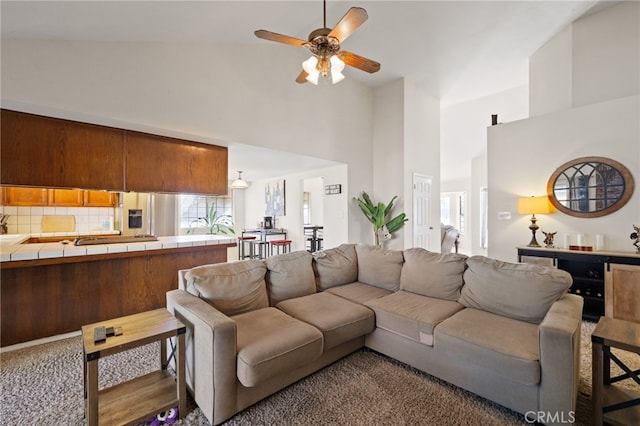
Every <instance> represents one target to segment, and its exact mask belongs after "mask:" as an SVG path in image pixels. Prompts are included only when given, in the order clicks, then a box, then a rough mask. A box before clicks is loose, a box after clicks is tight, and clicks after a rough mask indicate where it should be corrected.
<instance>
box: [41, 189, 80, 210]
mask: <svg viewBox="0 0 640 426" xmlns="http://www.w3.org/2000/svg"><path fill="white" fill-rule="evenodd" d="M82 200H83V197H82V191H79V190H77V189H50V190H49V205H50V206H55V207H80V206H82Z"/></svg>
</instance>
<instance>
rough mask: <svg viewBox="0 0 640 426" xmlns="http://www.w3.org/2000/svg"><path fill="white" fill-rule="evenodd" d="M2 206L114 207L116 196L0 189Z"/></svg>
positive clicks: (84, 192) (96, 192) (11, 188)
mask: <svg viewBox="0 0 640 426" xmlns="http://www.w3.org/2000/svg"><path fill="white" fill-rule="evenodd" d="M0 189H1V190H2V199H1V204H2V205H4V206H51V207H115V206H116V202H117V195H116V193H114V192H106V191H83V190H81V189H50V188H49V189H47V188H22V187H12V186H7V187H2V188H0Z"/></svg>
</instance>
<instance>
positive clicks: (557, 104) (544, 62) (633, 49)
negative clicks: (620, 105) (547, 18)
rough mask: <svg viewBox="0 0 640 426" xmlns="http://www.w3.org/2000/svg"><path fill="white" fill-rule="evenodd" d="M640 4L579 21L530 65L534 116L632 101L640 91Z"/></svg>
mask: <svg viewBox="0 0 640 426" xmlns="http://www.w3.org/2000/svg"><path fill="white" fill-rule="evenodd" d="M639 17H640V2H637V1H623V2H620V3H618V4H616V5H614V6H611V7H608V8H606V9H604V10H602V11H600V12H598V13H594V14H590V15H587V16H585V17H583V18H581V19H578V20H577V21H575V22H574V23H573V24H571V25H570V26H568V27H567V28H566V29H565V30H563V31H562V32H560V33H559V34H558V35H556V36H555V37H554V38H553V39H551V40H549V42H547V43H546V44H545V45H544V46H543V47H541V48H540V49H539V50H538V51H537V52H536V53H535V54H534V55H532V56H531V58H530V61H529V74H530V75H529V87H530V93H531V96H530V99H531V105H530V109H531V115H532V116H535V115H540V114H548V113H552V112H555V111H562V110H565V109H568V108H570V107H577V106H582V105H589V104H592V103H596V102H602V101H606V100H610V99H616V98H623V97H626V96H631V95H634V94H636V93H638V91H639V90H640V57H639V55H638V51H639V47H638V43H639V40H640V26H639V25H638V21H639V19H640V18H639Z"/></svg>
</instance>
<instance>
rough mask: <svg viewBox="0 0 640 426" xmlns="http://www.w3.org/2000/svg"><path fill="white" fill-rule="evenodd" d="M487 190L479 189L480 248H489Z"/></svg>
mask: <svg viewBox="0 0 640 426" xmlns="http://www.w3.org/2000/svg"><path fill="white" fill-rule="evenodd" d="M488 222H489V189H488V188H480V247H481V248H483V249H486V248H487V247H489V226H488Z"/></svg>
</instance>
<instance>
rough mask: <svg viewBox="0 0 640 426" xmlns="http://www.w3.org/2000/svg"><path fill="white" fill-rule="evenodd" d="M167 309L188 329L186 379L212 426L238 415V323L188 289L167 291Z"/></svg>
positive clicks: (186, 337)
mask: <svg viewBox="0 0 640 426" xmlns="http://www.w3.org/2000/svg"><path fill="white" fill-rule="evenodd" d="M166 297H167V309H168V310H169V311H170V312H171V313H172V314H173V315H174V316H175V317H176V318H178V319H179V320H180V321H182V323H183V324H184V325H185V326H186V328H187V333H186V336H185V341H186V351H185V353H186V357H185V358H186V359H185V367H186V379H187V386H188V387H189V389H190V390H191V392H192V393H193V397H194V399H195V400H196V402H197V404H198V406H199V407H200V408H201V409H202V411H203V412H204V413H205V416H206V417H207V418H208V419H209V422H211V424H218V423H220V422H221V421H222V420H225V419H227V418H229V417H231V416H232V415H233V414H235V413H236V411H237V410H236V353H237V349H236V323H235V321H233V320H232V319H231V318H229V317H228V316H226V315H224V314H223V313H222V312H220V311H218V310H217V309H215V308H214V307H213V306H211V305H209V304H208V303H207V302H205V301H204V300H201V299H199V298H198V297H196V296H193V295H192V294H189V293H187V292H186V291H184V290H171V291H169V292H167V296H166Z"/></svg>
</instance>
